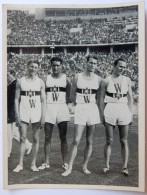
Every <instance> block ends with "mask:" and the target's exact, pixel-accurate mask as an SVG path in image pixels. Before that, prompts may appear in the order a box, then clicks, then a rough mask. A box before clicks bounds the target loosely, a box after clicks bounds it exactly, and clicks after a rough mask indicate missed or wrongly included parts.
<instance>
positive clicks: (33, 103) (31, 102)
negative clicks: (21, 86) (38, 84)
mask: <svg viewBox="0 0 147 195" xmlns="http://www.w3.org/2000/svg"><path fill="white" fill-rule="evenodd" d="M29 102H30V107H31V108H35V105H36V100H32V99H29Z"/></svg>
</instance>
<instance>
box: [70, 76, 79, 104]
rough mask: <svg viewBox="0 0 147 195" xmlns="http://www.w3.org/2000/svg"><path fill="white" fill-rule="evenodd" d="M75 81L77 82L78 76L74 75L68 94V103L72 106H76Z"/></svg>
mask: <svg viewBox="0 0 147 195" xmlns="http://www.w3.org/2000/svg"><path fill="white" fill-rule="evenodd" d="M77 81H78V75H77V74H76V75H75V76H74V77H73V82H72V86H71V93H70V102H72V103H73V104H74V105H76V90H77Z"/></svg>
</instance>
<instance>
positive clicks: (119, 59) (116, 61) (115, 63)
mask: <svg viewBox="0 0 147 195" xmlns="http://www.w3.org/2000/svg"><path fill="white" fill-rule="evenodd" d="M119 61H123V62H126V61H125V60H124V59H123V58H118V59H117V60H115V61H114V66H117V64H118V62H119Z"/></svg>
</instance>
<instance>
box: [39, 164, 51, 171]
mask: <svg viewBox="0 0 147 195" xmlns="http://www.w3.org/2000/svg"><path fill="white" fill-rule="evenodd" d="M49 168H50V165H48V164H47V163H43V164H42V165H41V166H40V167H38V169H39V170H44V169H49Z"/></svg>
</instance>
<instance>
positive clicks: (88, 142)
mask: <svg viewBox="0 0 147 195" xmlns="http://www.w3.org/2000/svg"><path fill="white" fill-rule="evenodd" d="M94 130H95V125H91V126H87V128H86V147H85V151H84V163H83V171H84V173H86V174H90V173H91V172H90V171H88V169H87V164H88V161H89V158H90V156H91V154H92V143H93V134H94Z"/></svg>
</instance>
